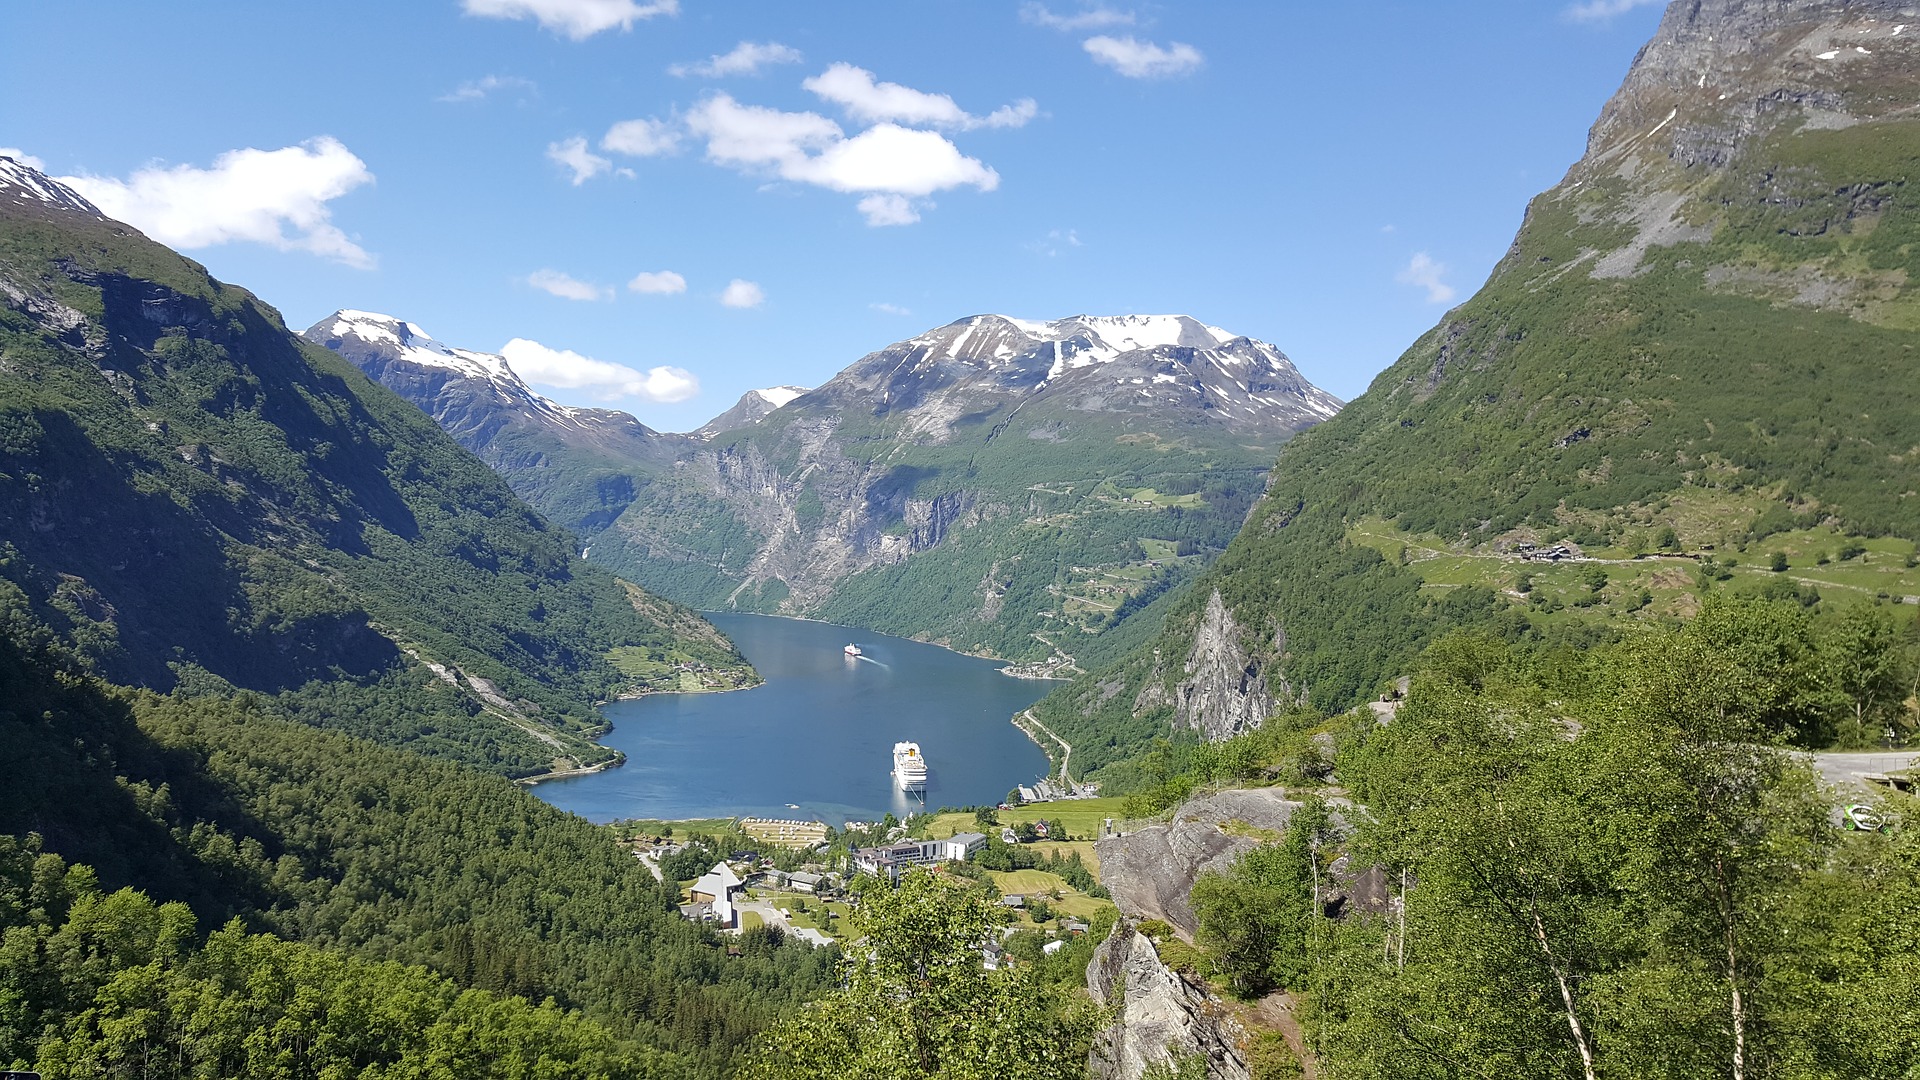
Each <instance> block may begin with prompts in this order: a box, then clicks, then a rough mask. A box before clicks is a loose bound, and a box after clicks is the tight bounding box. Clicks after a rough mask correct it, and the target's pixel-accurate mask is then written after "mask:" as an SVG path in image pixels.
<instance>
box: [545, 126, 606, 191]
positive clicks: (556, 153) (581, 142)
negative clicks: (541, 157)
mask: <svg viewBox="0 0 1920 1080" xmlns="http://www.w3.org/2000/svg"><path fill="white" fill-rule="evenodd" d="M547 160H548V161H551V162H554V163H556V164H559V165H564V166H566V167H567V168H569V169H571V170H573V186H574V187H579V186H580V185H581V184H584V183H586V182H587V181H589V180H591V179H593V178H594V177H596V176H599V175H600V174H601V173H603V172H606V171H607V170H608V169H611V168H613V162H611V161H608V160H607V159H606V158H603V157H601V156H600V155H598V154H596V153H594V152H593V151H591V150H589V149H587V140H586V139H584V138H582V137H580V136H578V135H575V136H574V137H573V138H571V139H567V140H565V141H563V142H557V143H548V144H547Z"/></svg>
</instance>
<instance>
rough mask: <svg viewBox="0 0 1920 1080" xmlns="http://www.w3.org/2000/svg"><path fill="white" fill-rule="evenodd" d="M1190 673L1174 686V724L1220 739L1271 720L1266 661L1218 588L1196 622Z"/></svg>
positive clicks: (1213, 738)
mask: <svg viewBox="0 0 1920 1080" xmlns="http://www.w3.org/2000/svg"><path fill="white" fill-rule="evenodd" d="M1185 670H1186V678H1185V679H1184V680H1182V681H1181V683H1180V685H1179V687H1178V689H1176V690H1175V691H1174V724H1175V725H1176V726H1178V727H1185V728H1189V729H1191V730H1194V731H1198V732H1199V733H1200V735H1201V737H1202V738H1204V739H1206V740H1207V741H1208V742H1219V741H1220V740H1222V739H1228V738H1231V737H1233V736H1235V735H1238V734H1240V733H1241V732H1243V731H1250V730H1252V729H1254V728H1257V727H1259V726H1260V725H1261V724H1263V723H1266V720H1267V717H1269V716H1272V715H1273V713H1274V711H1275V709H1274V695H1273V691H1272V689H1270V688H1269V687H1268V685H1267V677H1266V672H1265V670H1264V664H1263V662H1262V660H1261V659H1260V658H1259V657H1256V656H1254V655H1253V654H1252V652H1251V651H1250V650H1249V649H1248V648H1247V645H1246V642H1245V641H1244V640H1242V635H1241V631H1240V624H1239V623H1238V622H1237V621H1236V620H1235V619H1234V617H1233V612H1231V611H1229V610H1227V604H1226V601H1225V600H1223V599H1222V598H1221V596H1220V590H1218V589H1215V590H1214V591H1213V595H1212V596H1210V597H1208V598H1207V608H1206V611H1205V613H1203V614H1202V615H1201V616H1200V625H1199V626H1198V627H1196V628H1195V630H1194V635H1193V649H1192V650H1191V651H1190V652H1188V654H1187V662H1186V668H1185Z"/></svg>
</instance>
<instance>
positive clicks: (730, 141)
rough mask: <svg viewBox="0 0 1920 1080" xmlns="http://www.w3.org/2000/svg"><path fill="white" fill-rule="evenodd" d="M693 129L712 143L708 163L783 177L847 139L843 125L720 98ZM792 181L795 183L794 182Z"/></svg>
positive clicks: (690, 118) (696, 111)
mask: <svg viewBox="0 0 1920 1080" xmlns="http://www.w3.org/2000/svg"><path fill="white" fill-rule="evenodd" d="M687 129H688V130H689V131H692V132H693V133H694V134H695V135H698V136H700V137H701V138H704V139H706V140H707V159H708V160H709V161H712V162H715V163H716V164H720V165H734V166H767V165H771V166H774V167H775V168H776V169H779V170H780V171H781V172H782V173H783V174H784V172H785V170H787V169H788V168H797V167H799V166H801V165H803V164H804V163H805V162H806V161H807V154H808V152H809V151H812V150H819V149H824V148H825V147H828V146H831V145H833V144H834V143H836V142H839V141H841V140H842V139H844V138H845V133H844V132H842V131H841V130H840V125H839V124H836V123H834V122H833V121H831V120H829V119H827V118H826V117H824V116H821V115H819V114H817V113H806V112H803V113H790V112H781V111H780V110H778V109H767V108H762V107H761V106H758V105H742V104H740V103H739V102H737V101H735V100H733V98H731V97H729V96H727V95H726V94H715V95H714V96H712V97H710V98H708V99H706V100H705V101H702V102H701V103H700V104H698V105H696V106H694V107H693V111H692V112H690V113H688V114H687ZM789 179H791V177H789Z"/></svg>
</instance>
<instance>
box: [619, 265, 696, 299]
mask: <svg viewBox="0 0 1920 1080" xmlns="http://www.w3.org/2000/svg"><path fill="white" fill-rule="evenodd" d="M627 288H628V289H630V290H632V291H634V292H637V293H651V294H653V295H655V296H671V295H673V294H674V293H683V292H686V291H687V279H686V278H683V277H681V276H680V275H679V274H676V273H674V272H673V271H671V270H643V271H641V272H640V273H638V274H635V275H634V278H633V280H632V281H629V282H627Z"/></svg>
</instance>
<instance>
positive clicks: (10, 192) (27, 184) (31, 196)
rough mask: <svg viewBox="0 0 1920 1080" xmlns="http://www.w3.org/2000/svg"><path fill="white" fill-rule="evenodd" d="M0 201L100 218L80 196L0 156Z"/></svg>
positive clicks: (20, 164)
mask: <svg viewBox="0 0 1920 1080" xmlns="http://www.w3.org/2000/svg"><path fill="white" fill-rule="evenodd" d="M0 199H5V200H7V201H9V202H13V203H38V204H41V205H44V206H48V207H52V208H54V209H57V210H70V211H73V212H74V213H80V214H87V215H90V216H92V217H97V218H104V217H106V216H107V215H105V214H103V213H101V212H100V208H99V207H97V206H95V205H93V204H92V203H90V202H88V201H87V200H86V199H85V198H83V197H81V195H80V193H79V192H77V191H75V190H73V189H72V188H70V187H68V186H67V185H65V184H63V183H61V182H60V181H58V180H55V179H54V178H53V177H51V176H48V175H47V174H45V173H43V172H41V171H40V170H38V169H36V168H34V167H33V166H31V165H28V164H27V163H26V162H23V161H20V160H18V159H16V158H10V157H6V156H4V155H0Z"/></svg>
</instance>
